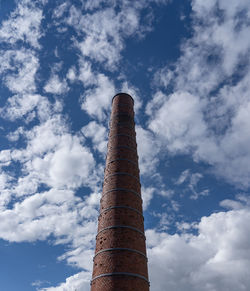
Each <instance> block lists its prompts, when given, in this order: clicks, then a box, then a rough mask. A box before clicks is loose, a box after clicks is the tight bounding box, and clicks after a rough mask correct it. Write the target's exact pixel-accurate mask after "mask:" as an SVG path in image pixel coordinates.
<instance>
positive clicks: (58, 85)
mask: <svg viewBox="0 0 250 291" xmlns="http://www.w3.org/2000/svg"><path fill="white" fill-rule="evenodd" d="M68 90H69V87H68V85H67V81H66V80H65V79H63V80H60V78H59V76H58V75H56V74H52V75H51V77H50V79H49V80H48V82H47V83H46V84H45V86H44V91H45V92H47V93H52V94H57V95H60V94H65V93H67V91H68Z"/></svg>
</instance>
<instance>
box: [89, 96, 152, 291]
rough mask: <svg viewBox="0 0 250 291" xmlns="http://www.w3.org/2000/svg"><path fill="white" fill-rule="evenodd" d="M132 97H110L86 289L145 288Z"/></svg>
mask: <svg viewBox="0 0 250 291" xmlns="http://www.w3.org/2000/svg"><path fill="white" fill-rule="evenodd" d="M133 107H134V100H133V98H132V97H131V96H130V95H128V94H125V93H119V94H117V95H115V96H114V98H113V100H112V113H111V118H110V132H109V142H108V152H107V157H106V169H105V174H104V183H103V192H102V198H101V202H100V215H99V219H98V232H97V236H96V250H95V256H94V267H93V275H92V281H91V291H114V290H116V291H118V290H119V291H132V290H134V291H149V281H148V270H147V256H146V245H145V234H144V222H143V220H144V218H143V213H142V199H141V184H140V176H139V167H138V155H137V144H136V133H135V123H134V109H133Z"/></svg>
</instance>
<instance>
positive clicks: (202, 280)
mask: <svg viewBox="0 0 250 291" xmlns="http://www.w3.org/2000/svg"><path fill="white" fill-rule="evenodd" d="M249 218H250V211H249V208H244V209H240V210H231V211H228V212H219V213H215V214H212V215H211V216H208V217H202V219H201V221H200V222H199V223H198V224H196V226H195V229H196V230H197V231H198V234H197V235H194V234H192V232H191V233H189V234H187V233H186V234H180V235H178V234H174V235H169V234H167V233H164V232H156V231H155V230H153V229H152V230H147V231H146V235H147V246H148V257H149V274H150V281H151V288H152V289H153V290H154V291H158V290H159V291H160V290H168V289H171V290H176V291H177V290H183V289H185V290H190V291H191V290H192V291H196V290H197V291H198V290H206V291H212V290H222V291H223V290H225V291H226V290H233V291H236V290H248V289H249V286H250V280H249V275H250V273H249V264H250V263H249V262H250V260H249V259H250V258H249V244H248V241H249V224H248V220H249ZM193 227H194V225H193V226H192V227H191V228H193Z"/></svg>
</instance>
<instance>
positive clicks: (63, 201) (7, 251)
mask: <svg viewBox="0 0 250 291" xmlns="http://www.w3.org/2000/svg"><path fill="white" fill-rule="evenodd" d="M0 22H1V24H0V75H1V79H0V80H1V85H0V133H1V134H0V141H1V143H0V144H1V148H0V150H1V151H0V169H1V171H0V189H1V192H0V258H1V260H0V289H1V290H3V291H20V290H22V291H30V290H36V291H71V290H77V291H87V290H89V288H90V285H89V281H90V278H91V271H92V257H93V252H94V246H95V234H96V229H97V216H98V207H99V200H100V197H101V185H102V179H103V169H104V164H105V154H106V145H107V134H108V121H109V115H110V109H111V99H112V97H113V96H114V95H115V94H116V93H117V92H121V91H123V92H127V93H129V94H131V95H132V96H133V97H134V99H135V111H136V124H137V126H136V132H137V143H138V152H139V159H140V160H139V162H140V171H141V183H142V195H143V200H144V216H145V228H146V237H147V248H148V250H147V252H148V258H149V277H150V281H151V290H152V291H162V290H171V291H183V290H185V291H198V290H199V291H200V290H202V291H217V290H218V291H228V290H230V291H236V290H237V291H238V290H243V291H244V290H249V289H250V271H249V270H250V251H249V250H250V243H249V241H250V237H249V234H250V224H249V221H250V220H249V219H250V198H249V189H250V147H249V144H250V134H249V132H250V119H249V113H250V82H249V80H250V65H249V60H250V38H249V34H250V2H249V1H248V0H237V1H236V0H186V1H181V0H172V1H171V0H140V1H136V0H134V1H129V0H123V1H112V0H110V1H109V0H106V1H102V0H91V1H90V0H85V1H84V0H71V1H70V0H60V1H59V0H56V1H48V0H40V1H39V0H37V1H34V0H19V1H10V0H8V1H7V0H1V1H0Z"/></svg>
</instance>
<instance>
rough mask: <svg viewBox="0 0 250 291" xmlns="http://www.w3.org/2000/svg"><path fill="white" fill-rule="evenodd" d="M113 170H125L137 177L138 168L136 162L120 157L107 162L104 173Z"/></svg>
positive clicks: (108, 173) (107, 173)
mask: <svg viewBox="0 0 250 291" xmlns="http://www.w3.org/2000/svg"><path fill="white" fill-rule="evenodd" d="M114 172H127V173H130V174H131V175H134V176H136V177H137V178H138V179H139V169H138V166H137V163H135V162H134V161H133V160H129V159H121V158H120V159H114V160H113V161H110V162H108V163H107V165H106V169H105V175H110V174H112V173H114Z"/></svg>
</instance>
